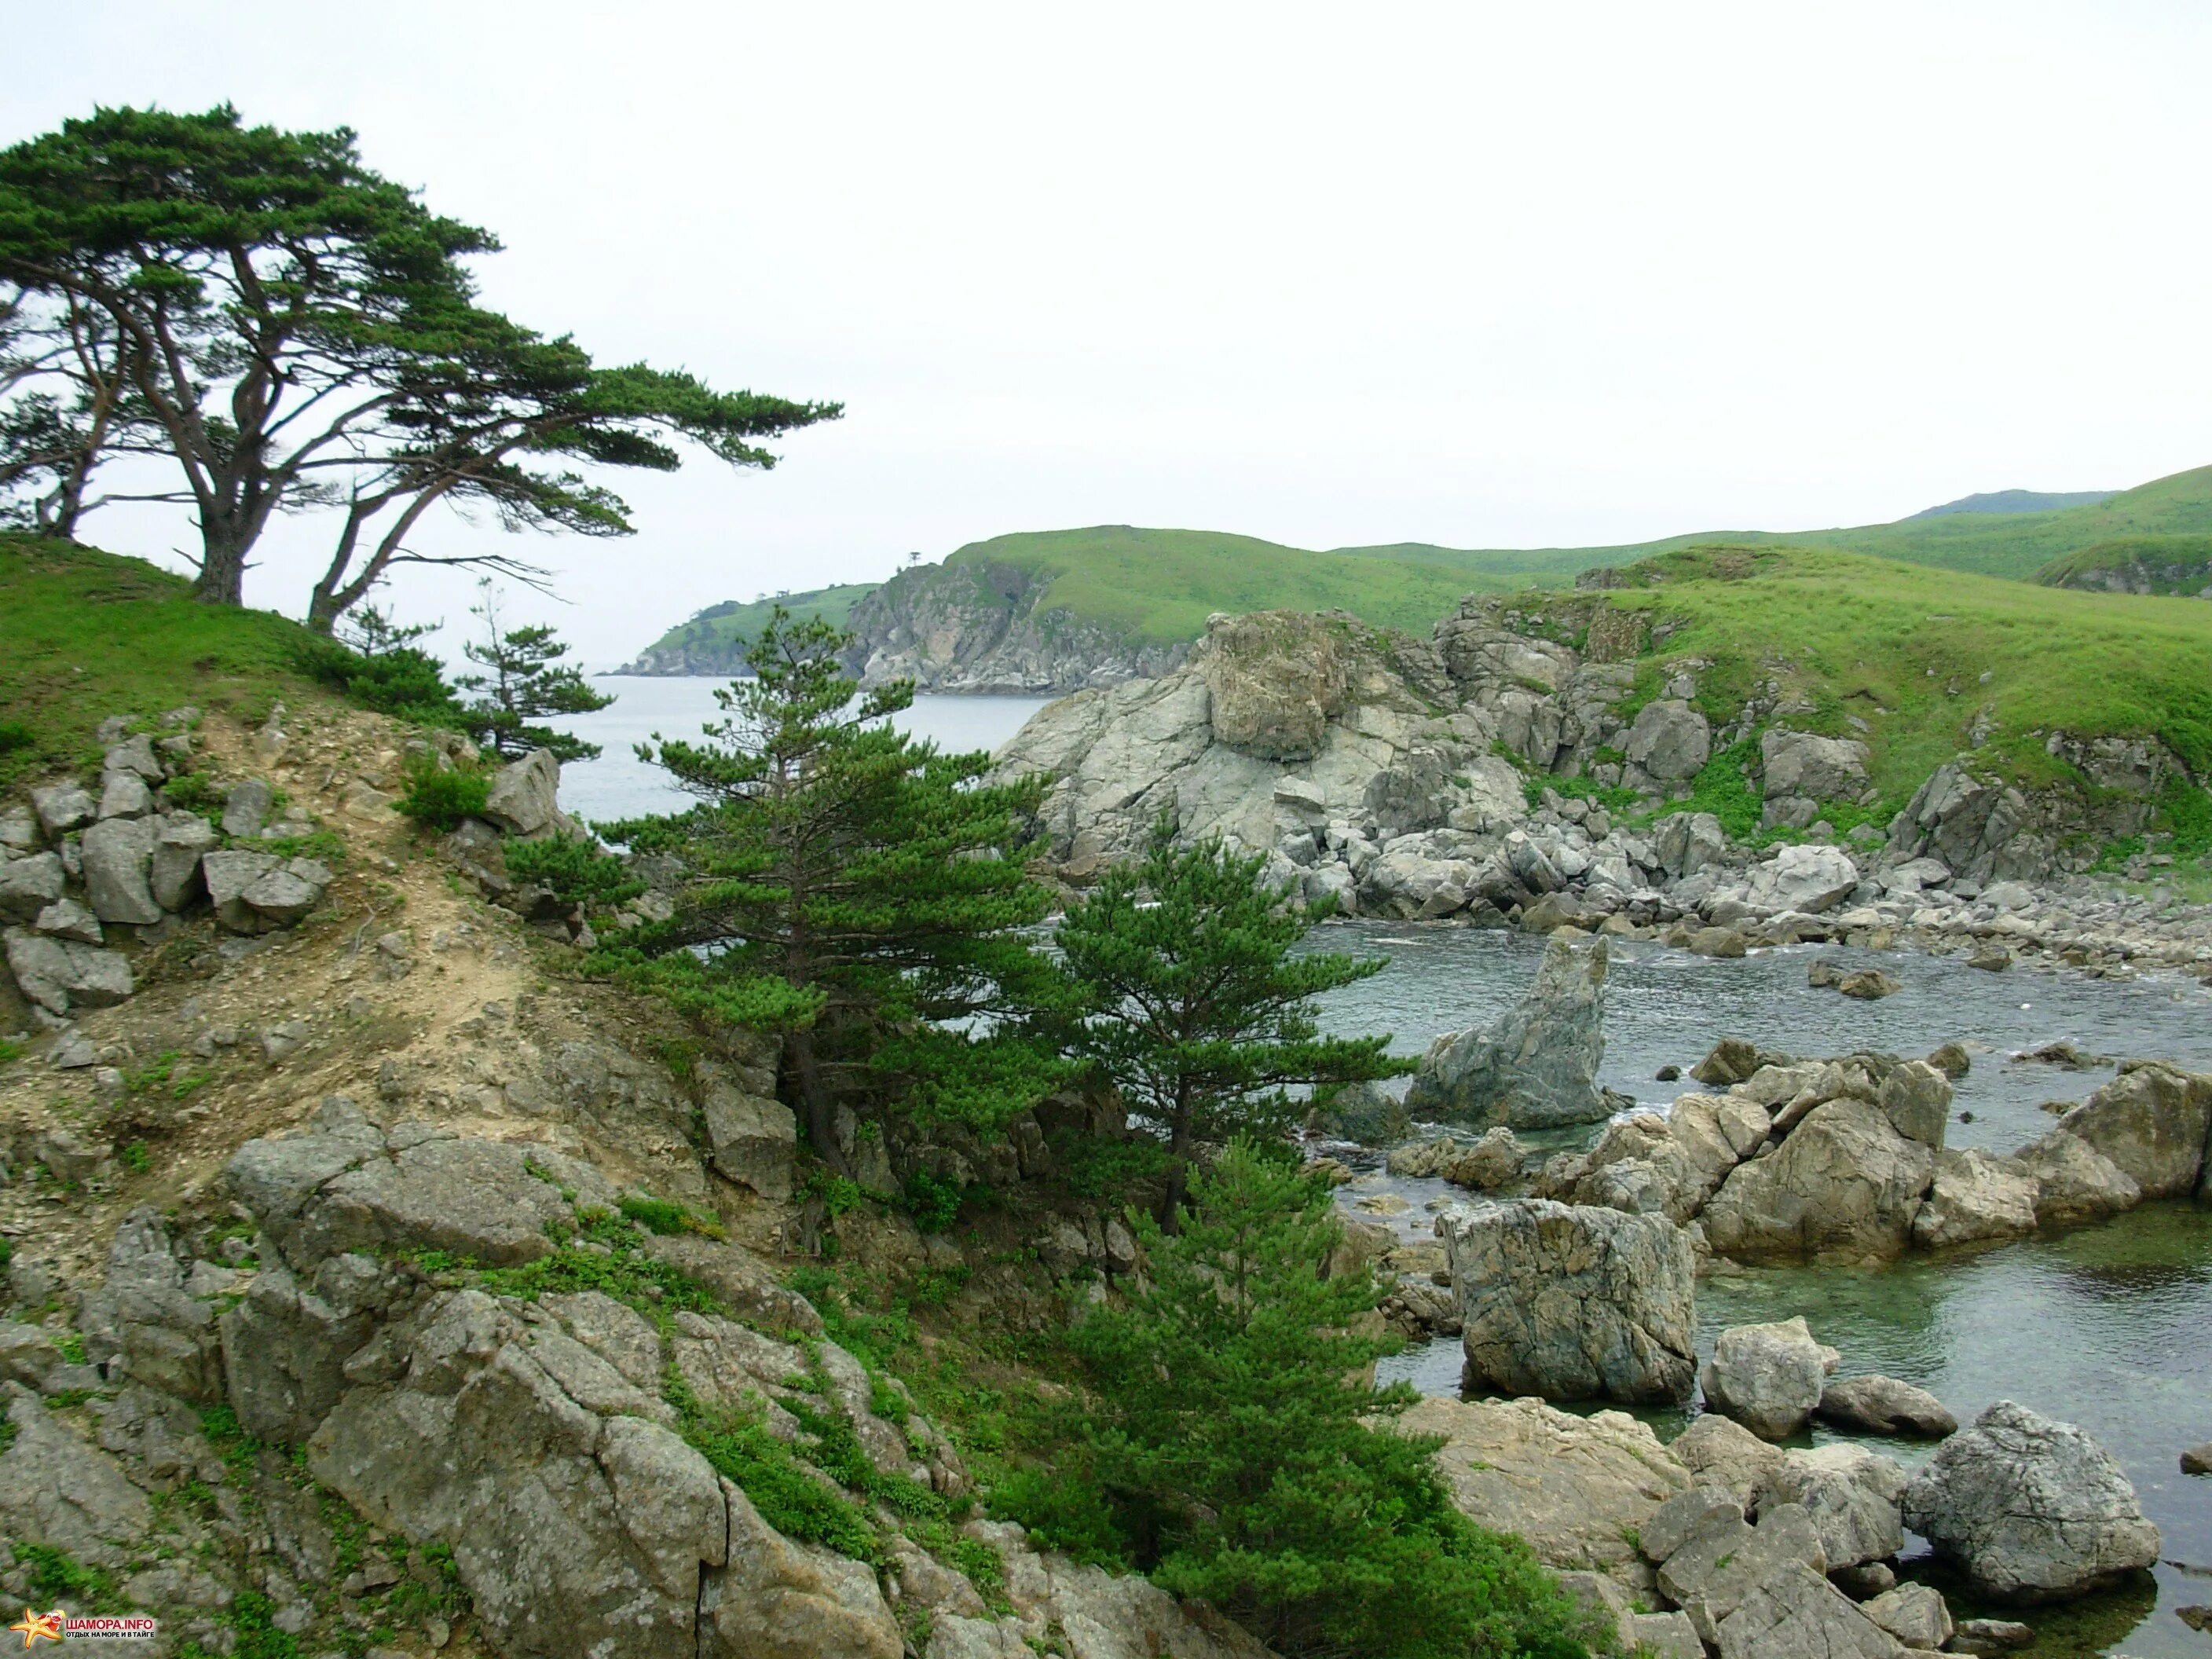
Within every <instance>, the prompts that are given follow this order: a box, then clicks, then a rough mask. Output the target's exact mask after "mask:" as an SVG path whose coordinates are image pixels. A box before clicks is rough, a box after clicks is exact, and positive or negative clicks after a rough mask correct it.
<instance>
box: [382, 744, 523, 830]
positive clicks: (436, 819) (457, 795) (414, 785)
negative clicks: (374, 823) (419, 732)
mask: <svg viewBox="0 0 2212 1659" xmlns="http://www.w3.org/2000/svg"><path fill="white" fill-rule="evenodd" d="M490 789H491V779H490V778H489V776H488V775H486V774H484V773H483V772H481V771H478V770H477V769H475V768H473V767H466V766H456V767H454V768H453V769H450V770H444V771H441V770H440V769H439V768H438V767H437V765H436V764H435V763H433V762H428V761H422V762H417V763H416V764H414V765H413V766H410V767H409V768H408V769H407V787H405V788H404V789H403V790H401V791H400V793H399V801H398V806H399V810H400V811H402V812H404V813H405V814H406V815H407V816H408V817H410V818H412V819H414V820H415V822H416V823H419V824H421V825H422V827H423V828H424V829H437V830H447V829H459V828H460V827H461V820H462V819H464V818H472V817H477V815H478V814H480V813H481V812H483V810H484V798H485V796H486V795H487V794H488V793H489V792H490ZM518 845H520V843H518Z"/></svg>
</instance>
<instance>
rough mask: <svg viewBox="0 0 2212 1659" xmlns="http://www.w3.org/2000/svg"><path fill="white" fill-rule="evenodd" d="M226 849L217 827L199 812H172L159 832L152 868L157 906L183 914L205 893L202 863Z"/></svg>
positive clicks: (150, 873)
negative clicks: (183, 910)
mask: <svg viewBox="0 0 2212 1659" xmlns="http://www.w3.org/2000/svg"><path fill="white" fill-rule="evenodd" d="M221 846H222V836H218V835H217V834H216V829H215V826H214V825H213V824H211V823H209V822H208V821H207V820H206V819H205V818H204V817H200V815H199V814H198V813H197V812H171V813H169V814H167V816H166V817H163V818H161V821H160V823H159V826H158V828H157V829H156V832H155V841H154V853H153V857H152V860H151V861H150V863H149V866H148V878H149V885H150V886H151V888H152V890H153V894H154V902H155V903H156V904H158V905H160V906H161V908H163V909H164V910H181V909H183V908H185V906H186V905H187V904H189V903H191V901H192V899H193V898H194V896H197V894H198V893H199V892H200V891H201V890H202V884H201V882H200V860H202V859H203V858H204V857H205V856H206V855H207V854H210V853H212V852H214V851H215V850H216V848H219V847H221Z"/></svg>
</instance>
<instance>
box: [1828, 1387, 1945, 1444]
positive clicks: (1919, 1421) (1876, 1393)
mask: <svg viewBox="0 0 2212 1659" xmlns="http://www.w3.org/2000/svg"><path fill="white" fill-rule="evenodd" d="M1817 1409H1818V1412H1819V1415H1820V1419H1821V1421H1823V1422H1825V1423H1830V1424H1832V1425H1835V1426H1836V1427H1838V1428H1845V1429H1862V1430H1864V1431H1866V1432H1867V1433H1869V1434H1887V1435H1918V1436H1921V1437H1924V1438H1926V1439H1929V1440H1940V1439H1942V1437H1944V1436H1945V1435H1948V1434H1956V1433H1957V1432H1958V1431H1959V1419H1957V1418H1955V1417H1954V1416H1953V1415H1952V1414H1951V1413H1950V1410H1949V1408H1948V1407H1946V1406H1945V1405H1944V1404H1943V1402H1942V1401H1940V1400H1938V1399H1937V1398H1936V1396H1935V1395H1932V1394H1930V1393H1929V1392H1928V1390H1927V1389H1919V1388H1915V1387H1914V1386H1913V1385H1912V1384H1911V1383H1900V1382H1899V1381H1898V1380H1897V1379H1896V1378H1895V1377H1893V1376H1841V1377H1838V1378H1837V1379H1836V1380H1835V1381H1834V1382H1832V1383H1829V1384H1828V1385H1827V1386H1826V1388H1824V1389H1821V1390H1820V1406H1819V1407H1818V1408H1817Z"/></svg>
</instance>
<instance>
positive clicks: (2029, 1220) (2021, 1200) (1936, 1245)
mask: <svg viewBox="0 0 2212 1659" xmlns="http://www.w3.org/2000/svg"><path fill="white" fill-rule="evenodd" d="M2038 1190H2039V1188H2038V1184H2037V1182H2036V1178H2035V1177H2034V1176H2033V1175H2031V1174H2029V1173H2028V1172H2027V1170H2025V1169H2023V1168H2021V1165H2020V1164H2017V1163H2015V1162H2014V1161H2013V1160H2012V1159H2010V1158H1999V1157H1997V1156H1996V1155H1995V1154H1994V1153H1990V1152H1983V1151H1982V1150H1981V1149H1980V1148H1979V1147H1969V1148H1966V1149H1965V1150H1963V1151H1954V1150H1946V1151H1943V1152H1938V1153H1936V1174H1935V1178H1934V1180H1933V1181H1932V1182H1930V1183H1929V1188H1928V1198H1927V1201H1926V1202H1925V1203H1923V1204H1922V1205H1921V1206H1920V1207H1919V1208H1918V1209H1917V1210H1916V1211H1915V1212H1913V1216H1912V1242H1913V1243H1915V1244H1917V1245H1918V1246H1920V1247H1921V1248H1922V1249H1931V1250H1932V1249H1942V1247H1943V1246H1945V1245H1948V1244H1971V1243H1980V1242H1981V1241H1983V1240H1985V1239H1999V1238H2019V1237H2023V1236H2025V1235H2026V1234H2028V1233H2032V1232H2033V1231H2035V1201H2036V1194H2037V1192H2038Z"/></svg>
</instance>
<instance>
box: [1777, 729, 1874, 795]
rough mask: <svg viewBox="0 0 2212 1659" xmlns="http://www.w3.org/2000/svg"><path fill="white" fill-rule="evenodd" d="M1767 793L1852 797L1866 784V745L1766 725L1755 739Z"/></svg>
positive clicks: (1848, 739) (1853, 739)
mask: <svg viewBox="0 0 2212 1659" xmlns="http://www.w3.org/2000/svg"><path fill="white" fill-rule="evenodd" d="M1759 763H1760V767H1761V769H1762V772H1763V774H1764V775H1765V781H1766V793H1768V794H1769V795H1787V796H1791V797H1795V798H1796V799H1802V800H1812V801H1842V800H1856V799H1858V796H1859V793H1860V792H1861V791H1863V789H1865V787H1867V746H1866V744H1863V743H1861V742H1859V741H1858V740H1857V738H1821V737H1815V736H1814V735H1813V733H1811V732H1784V731H1782V730H1780V729H1778V728H1775V727H1770V728H1768V729H1767V730H1766V731H1765V732H1763V733H1761V734H1760V736H1759Z"/></svg>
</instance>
